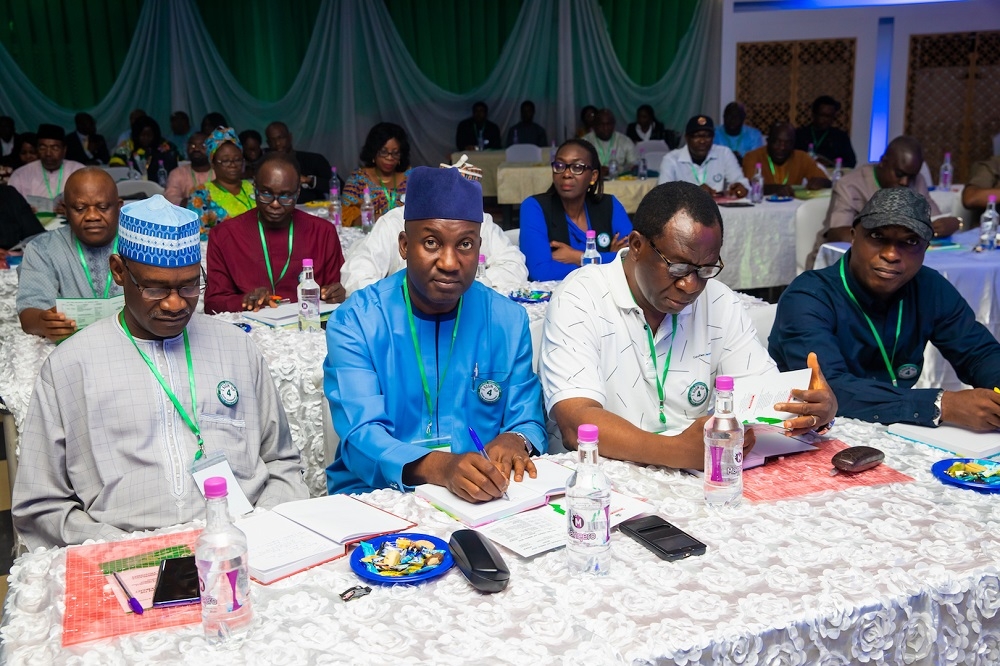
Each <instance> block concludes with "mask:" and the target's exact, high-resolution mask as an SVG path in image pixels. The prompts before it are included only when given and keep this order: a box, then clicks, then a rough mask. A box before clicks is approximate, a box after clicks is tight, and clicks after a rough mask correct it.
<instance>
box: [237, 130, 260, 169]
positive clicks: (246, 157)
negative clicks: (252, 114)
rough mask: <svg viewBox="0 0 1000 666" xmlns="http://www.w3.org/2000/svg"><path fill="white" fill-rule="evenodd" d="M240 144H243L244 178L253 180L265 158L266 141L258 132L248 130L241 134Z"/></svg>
mask: <svg viewBox="0 0 1000 666" xmlns="http://www.w3.org/2000/svg"><path fill="white" fill-rule="evenodd" d="M240 143H242V144H243V178H245V179H247V180H253V177H254V174H256V173H257V167H258V166H260V161H261V159H263V157H264V147H263V146H264V139H263V138H262V137H261V135H260V132H258V131H257V130H253V129H248V130H243V131H242V132H240Z"/></svg>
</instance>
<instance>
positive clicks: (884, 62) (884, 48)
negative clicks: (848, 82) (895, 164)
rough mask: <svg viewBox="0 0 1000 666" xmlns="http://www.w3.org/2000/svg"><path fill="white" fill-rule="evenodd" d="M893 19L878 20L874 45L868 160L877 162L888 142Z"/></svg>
mask: <svg viewBox="0 0 1000 666" xmlns="http://www.w3.org/2000/svg"><path fill="white" fill-rule="evenodd" d="M893 23H894V19H893V18H891V17H886V18H880V19H879V20H878V38H877V40H876V45H875V84H874V85H873V86H872V119H871V134H869V137H868V161H869V162H878V161H879V160H880V159H882V153H884V152H885V147H886V145H888V143H889V84H890V82H891V80H892V32H893V27H894V26H893Z"/></svg>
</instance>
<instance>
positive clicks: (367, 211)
mask: <svg viewBox="0 0 1000 666" xmlns="http://www.w3.org/2000/svg"><path fill="white" fill-rule="evenodd" d="M374 224H375V204H373V203H372V193H371V190H369V189H368V188H367V187H366V188H365V191H364V194H363V200H362V202H361V233H363V234H370V233H371V232H372V226H373V225H374Z"/></svg>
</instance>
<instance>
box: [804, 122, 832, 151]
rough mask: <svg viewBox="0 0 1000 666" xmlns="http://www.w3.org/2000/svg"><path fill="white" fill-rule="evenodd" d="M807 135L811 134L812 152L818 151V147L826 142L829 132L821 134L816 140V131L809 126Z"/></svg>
mask: <svg viewBox="0 0 1000 666" xmlns="http://www.w3.org/2000/svg"><path fill="white" fill-rule="evenodd" d="M809 133H810V134H812V138H813V150H814V151H815V150H819V147H820V146H822V145H823V142H824V141H826V135H827V134H829V133H830V130H826V131H825V132H823V136H821V137H820V138H819V139H816V130H815V129H814V128H813V126H812V125H810V126H809Z"/></svg>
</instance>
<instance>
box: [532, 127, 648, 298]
mask: <svg viewBox="0 0 1000 666" xmlns="http://www.w3.org/2000/svg"><path fill="white" fill-rule="evenodd" d="M591 229H593V230H594V231H595V232H596V234H597V250H598V252H600V253H601V261H602V262H603V263H608V262H610V261H613V260H614V258H615V254H616V253H617V252H618V250H620V249H622V248H623V247H625V246H626V245H627V242H628V235H629V234H630V233H632V223H631V222H630V221H629V219H628V214H627V213H626V212H625V207H624V206H622V205H621V203H620V202H619V201H618V199H616V198H615V197H614V196H612V195H610V194H607V195H606V194H604V181H603V179H602V177H601V162H600V159H599V158H598V155H597V149H596V148H594V145H593V144H592V143H590V142H589V141H584V140H583V139H570V140H568V141H566V142H565V143H563V144H562V145H561V146H559V150H558V151H556V159H555V160H554V161H553V162H552V187H550V188H549V189H548V191H547V192H545V193H544V194H538V195H535V196H533V197H528V198H527V199H525V200H524V202H523V203H522V204H521V236H520V245H521V252H523V253H524V258H525V263H526V264H527V266H528V278H529V279H530V280H561V279H563V278H564V277H566V276H567V275H569V273H570V272H571V271H573V270H574V269H576V268H579V266H580V261H581V259H582V258H583V251H584V249H585V248H586V246H587V231H589V230H591Z"/></svg>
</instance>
